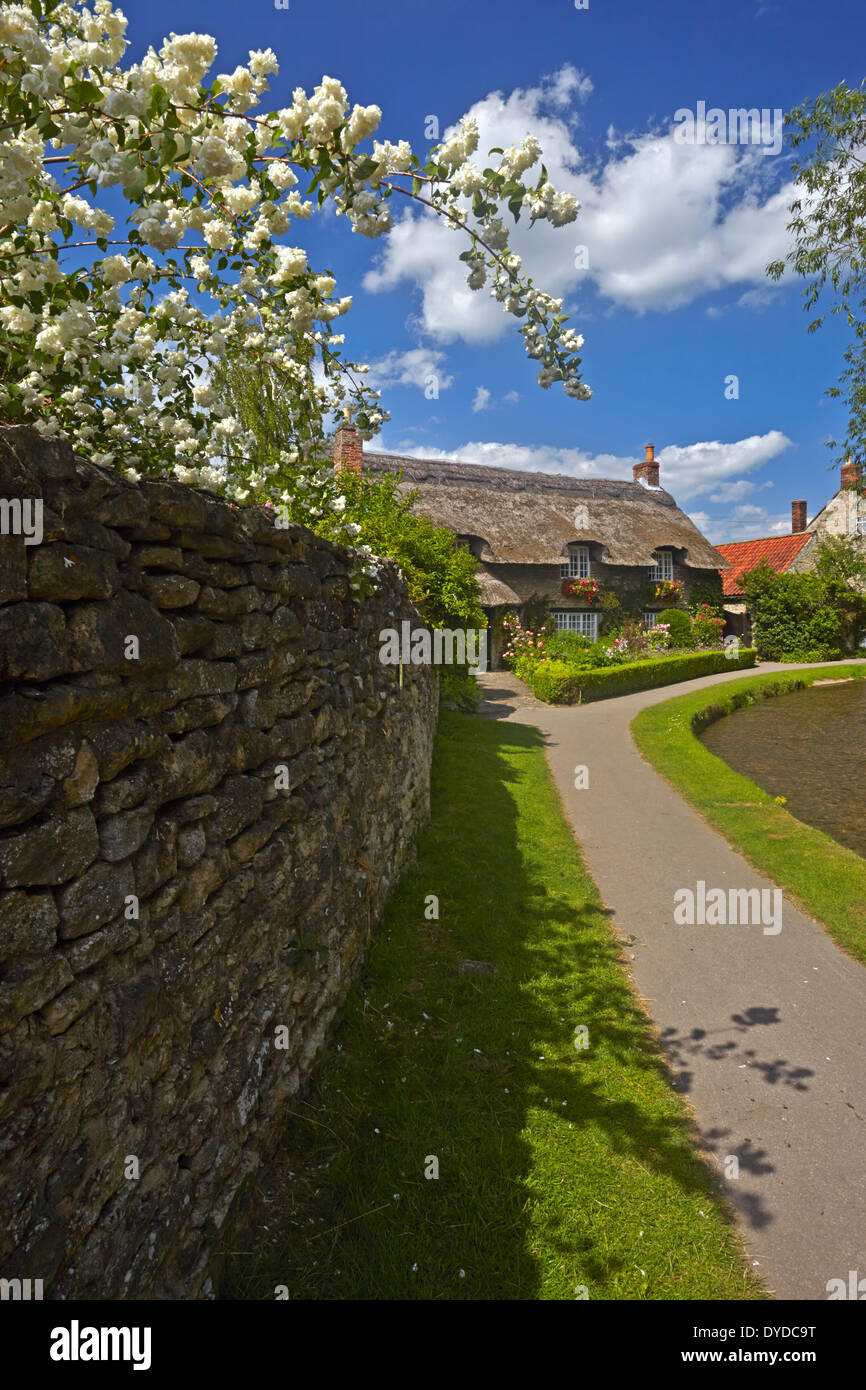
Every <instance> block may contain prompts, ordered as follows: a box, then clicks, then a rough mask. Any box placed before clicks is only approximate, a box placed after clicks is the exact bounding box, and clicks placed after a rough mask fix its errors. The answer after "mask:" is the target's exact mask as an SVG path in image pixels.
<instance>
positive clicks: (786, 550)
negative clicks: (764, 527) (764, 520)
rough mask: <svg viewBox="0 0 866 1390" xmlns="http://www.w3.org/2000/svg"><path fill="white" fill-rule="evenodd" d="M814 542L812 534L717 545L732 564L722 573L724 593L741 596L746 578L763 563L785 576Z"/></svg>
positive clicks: (805, 533) (808, 532)
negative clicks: (810, 543) (744, 577)
mask: <svg viewBox="0 0 866 1390" xmlns="http://www.w3.org/2000/svg"><path fill="white" fill-rule="evenodd" d="M811 539H812V532H811V531H800V532H798V533H797V535H796V536H765V537H764V538H763V539H762V540H758V541H730V542H729V543H727V544H725V545H717V546H716V550H717V551H718V552H719V554H720V555H724V557H725V559H726V560H728V561H729V563H730V565H731V568H730V569H729V570H722V592H723V593H724V594H725V595H726V596H728V597H731V596H733V595H734V594H741V593H742V592H743V590H742V584H741V580H742V577H743V575H744V574H748V572H749V570H753V569H754V568H755V566H756V565H759V564H760V563H761V561H762V560H765V561H766V563H767V564H768V565H769V566H770V569H774V570H776V571H777V572H778V573H779V574H782V573H784V571H785V570H786V569H787V568H788V566H789V565H790V563H791V561H792V560H793V559H794V557H795V556H796V555H799V553H800V551H801V550H802V549H803V546H804V545H805V544H806V542H807V541H810V540H811Z"/></svg>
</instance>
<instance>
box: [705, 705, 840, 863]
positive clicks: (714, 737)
mask: <svg viewBox="0 0 866 1390" xmlns="http://www.w3.org/2000/svg"><path fill="white" fill-rule="evenodd" d="M701 742H702V743H703V744H704V745H705V747H706V748H707V749H709V751H710V752H711V753H715V754H716V756H717V757H719V758H723V759H724V761H725V762H726V763H727V764H728V765H729V766H730V767H732V768H734V770H735V771H736V772H740V773H742V775H743V776H744V777H748V778H750V779H751V781H753V782H757V784H758V786H759V787H763V789H764V791H767V792H769V793H770V795H771V796H785V797H787V799H788V804H787V807H786V810H788V811H790V812H791V814H792V815H793V816H796V817H797V819H798V820H802V821H806V822H807V823H808V824H809V825H814V826H816V827H817V828H818V829H819V830H823V831H825V832H826V834H828V835H832V836H833V839H834V840H838V841H839V843H840V844H843V845H847V846H848V848H849V849H853V850H856V852H857V853H858V854H861V855H863V857H864V858H866V681H853V682H852V683H851V684H850V685H847V684H846V685H836V686H832V685H829V686H828V685H825V686H817V687H816V686H811V687H810V688H809V689H808V690H795V691H794V692H793V693H792V694H790V695H780V696H779V697H778V698H773V699H769V700H762V701H760V703H758V704H756V705H750V706H748V707H747V708H746V709H741V710H736V711H735V712H734V713H733V714H729V715H726V716H725V718H724V719H719V720H717V721H716V723H715V724H710V725H709V727H708V728H706V729H705V730H704V732H703V733H702V734H701Z"/></svg>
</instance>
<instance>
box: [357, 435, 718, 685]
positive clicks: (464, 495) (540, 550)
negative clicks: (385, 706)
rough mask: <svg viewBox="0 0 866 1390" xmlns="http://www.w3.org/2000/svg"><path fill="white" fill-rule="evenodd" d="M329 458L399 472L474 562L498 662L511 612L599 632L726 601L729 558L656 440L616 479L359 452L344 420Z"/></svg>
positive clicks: (426, 512) (528, 620)
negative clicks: (668, 486) (667, 469)
mask: <svg viewBox="0 0 866 1390" xmlns="http://www.w3.org/2000/svg"><path fill="white" fill-rule="evenodd" d="M334 465H335V468H336V469H337V470H338V471H339V470H341V469H350V470H352V471H353V472H359V471H361V469H363V471H364V472H365V473H368V472H369V473H371V474H373V475H374V476H375V475H382V474H383V473H386V472H395V471H400V472H402V474H403V482H402V485H401V486H402V487H404V488H405V489H407V490H411V491H414V492H415V493H416V494H417V497H416V501H415V504H414V510H415V511H417V512H418V513H419V514H420V515H423V516H426V517H429V518H430V520H431V521H432V522H434V523H435V524H436V525H437V526H445V527H447V528H448V529H449V530H451V531H453V532H454V535H455V538H456V543H457V544H459V545H463V546H465V547H466V548H467V549H469V550H470V551H471V552H472V554H473V555H474V556H475V557H476V559H477V561H478V568H477V575H478V582H479V584H480V586H481V595H482V599H481V601H482V604H483V606H484V609H485V611H486V613H487V617H488V621H489V623H490V628H491V639H492V640H491V648H492V650H491V651H490V654H489V659H490V660H491V663H492V664H493V665H495V664H496V662H497V660H498V657H499V654H500V652H501V649H502V646H503V640H502V633H501V619H502V617H503V616H504V615H505V614H506V613H509V612H516V613H518V614H519V615H520V616H521V619H522V621H523V622H524V623H525V624H527V625H531V626H534V625H537V624H539V623H540V622H542V621H545V620H546V619H547V618H549V617H550V616H552V617H553V618H554V620H555V622H556V625H557V627H559V628H565V629H568V630H570V631H574V632H582V633H585V634H586V635H587V636H589V637H592V638H593V639H594V638H595V637H597V636H599V635H601V633H602V632H603V630H604V628H605V626H608V627H609V626H612V625H614V624H615V623H618V622H622V621H623V619H624V618H625V617H633V618H638V619H642V620H644V621H645V622H647V623H650V624H651V623H652V622H653V621H654V620H655V617H656V616H657V615H658V614H659V613H660V612H661V611H662V610H663V609H665V608H670V607H676V606H682V605H684V604H685V603H687V602H688V601H689V600H691V599H698V600H708V601H714V602H721V584H720V579H719V571H720V570H724V569H727V567H728V566H727V561H726V560H724V559H723V557H722V556H721V555H720V554H719V553H718V551H717V550H715V549H714V548H713V546H711V545H710V543H709V541H707V540H706V539H705V537H704V536H702V535H701V533H700V531H699V530H698V529H697V527H696V526H695V524H694V522H692V521H690V520H689V518H688V517H687V516H686V515H685V513H684V512H682V511H680V509H679V507H678V506H677V505H676V503H675V501H674V499H673V497H671V495H670V493H668V492H665V491H664V489H663V488H661V487H659V465H658V462H657V461H656V459H655V456H654V450H653V446H652V445H651V444H650V445H647V449H646V459H645V460H644V461H643V462H641V463H638V464H635V466H634V477H633V481H632V482H620V481H614V480H608V479H603V478H569V477H561V476H558V475H555V474H548V473H521V472H517V471H516V470H514V469H511V468H495V467H488V466H486V465H483V464H472V463H455V462H452V461H450V460H447V459H446V460H439V459H437V460H432V459H417V458H408V457H402V456H399V455H394V454H373V453H364V452H362V445H361V440H360V438H359V436H358V435H357V433H356V431H355V429H354V427H353V426H352V425H351V424H350V423H347V424H345V425H343V426H341V427H340V429H339V430H338V431H337V435H336V438H335V441H334Z"/></svg>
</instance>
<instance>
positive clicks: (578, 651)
mask: <svg viewBox="0 0 866 1390" xmlns="http://www.w3.org/2000/svg"><path fill="white" fill-rule="evenodd" d="M591 647H592V639H591V638H589V637H585V636H584V635H583V633H582V632H554V633H551V635H550V636H549V637H548V638H546V639H545V643H544V650H545V654H546V655H547V656H549V657H550V658H551V660H553V661H581V660H582V659H583V656H584V655H585V653H586V652H588V651H589V650H590V648H591Z"/></svg>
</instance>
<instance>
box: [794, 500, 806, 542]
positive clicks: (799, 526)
mask: <svg viewBox="0 0 866 1390" xmlns="http://www.w3.org/2000/svg"><path fill="white" fill-rule="evenodd" d="M806 519H807V518H806V503H805V502H792V503H791V535H792V536H798V535H799V534H800V532H801V531H805V529H806Z"/></svg>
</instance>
